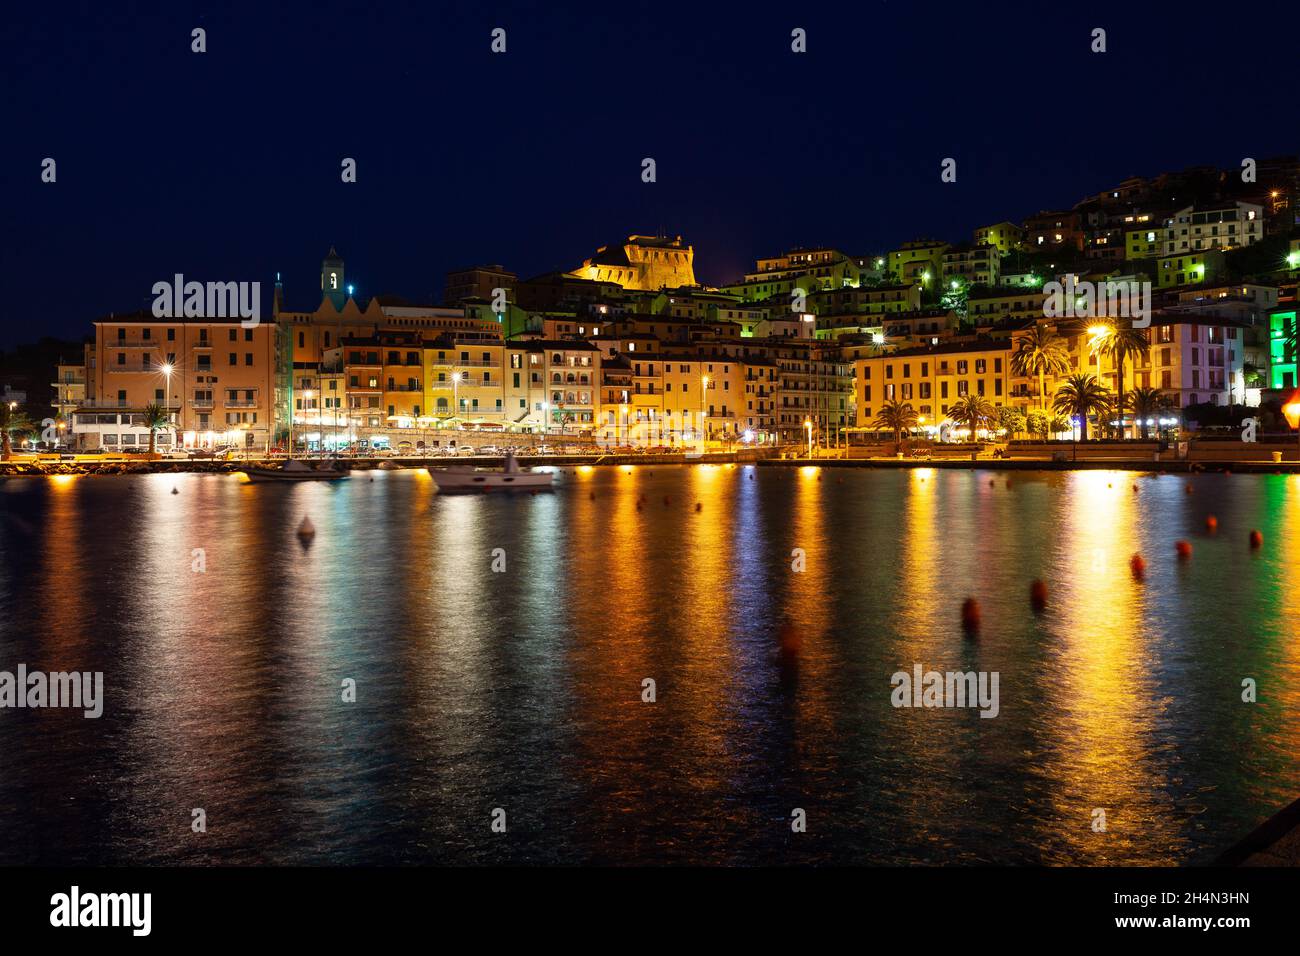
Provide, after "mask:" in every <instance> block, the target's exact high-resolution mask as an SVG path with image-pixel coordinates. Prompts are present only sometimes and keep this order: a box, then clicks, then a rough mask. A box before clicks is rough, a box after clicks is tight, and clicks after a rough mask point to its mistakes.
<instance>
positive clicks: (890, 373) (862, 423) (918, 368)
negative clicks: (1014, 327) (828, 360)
mask: <svg viewBox="0 0 1300 956" xmlns="http://www.w3.org/2000/svg"><path fill="white" fill-rule="evenodd" d="M1011 348H1012V343H1011V340H1010V339H996V340H995V339H976V340H974V341H967V342H949V343H941V344H939V345H937V346H927V347H920V348H912V349H903V350H900V351H897V352H889V353H886V354H883V355H875V356H866V357H860V358H858V359H857V360H856V361H855V362H854V376H853V379H854V391H855V393H856V397H857V422H856V424H857V426H858V427H859V428H871V427H872V425H873V421H874V418H875V415H876V414H877V413H878V412H879V411H880V407H881V406H882V405H883V404H884V403H885V402H888V401H894V402H910V403H911V404H912V407H913V408H915V409H916V412H917V415H918V423H919V425H920V427H921V429H922V430H923V431H925V432H926V433H927V434H936V433H938V434H942V435H945V436H946V435H947V432H946V430H945V429H944V428H943V425H944V423H945V422H946V421H947V416H948V410H949V408H951V407H952V405H953V404H955V403H956V401H957V400H958V399H960V398H964V397H966V396H967V395H981V396H983V397H985V398H987V399H988V401H989V404H991V405H992V406H993V407H994V408H997V407H999V406H1002V405H1008V404H1010V401H1011V397H1010V396H1011Z"/></svg>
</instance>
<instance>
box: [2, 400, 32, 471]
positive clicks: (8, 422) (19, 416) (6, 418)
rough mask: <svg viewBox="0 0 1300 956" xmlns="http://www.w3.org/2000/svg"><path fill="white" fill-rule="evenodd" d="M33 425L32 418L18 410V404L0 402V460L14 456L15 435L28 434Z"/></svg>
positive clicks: (6, 459)
mask: <svg viewBox="0 0 1300 956" xmlns="http://www.w3.org/2000/svg"><path fill="white" fill-rule="evenodd" d="M33 427H34V426H33V425H32V420H31V419H30V418H28V417H27V416H26V415H25V414H23V413H22V412H20V411H18V406H17V405H15V404H11V403H9V402H0V461H8V460H9V459H10V458H11V457H12V456H13V453H14V447H13V436H15V435H26V434H27V433H28V432H30V431H31V430H32V428H33Z"/></svg>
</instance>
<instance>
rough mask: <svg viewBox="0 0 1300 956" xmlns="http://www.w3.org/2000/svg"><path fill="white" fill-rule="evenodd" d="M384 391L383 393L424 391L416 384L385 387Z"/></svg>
mask: <svg viewBox="0 0 1300 956" xmlns="http://www.w3.org/2000/svg"><path fill="white" fill-rule="evenodd" d="M384 391H385V392H422V391H424V389H423V388H422V387H421V386H420V385H419V383H416V384H415V385H391V384H390V385H387V386H385V388H384Z"/></svg>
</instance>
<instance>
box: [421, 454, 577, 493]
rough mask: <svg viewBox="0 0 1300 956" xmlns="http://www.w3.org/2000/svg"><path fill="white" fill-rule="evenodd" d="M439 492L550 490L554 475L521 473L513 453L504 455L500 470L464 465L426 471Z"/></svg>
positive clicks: (531, 472) (543, 472)
mask: <svg viewBox="0 0 1300 956" xmlns="http://www.w3.org/2000/svg"><path fill="white" fill-rule="evenodd" d="M429 474H430V475H431V476H432V477H433V481H434V484H436V485H437V486H438V490H439V491H495V490H498V489H500V490H511V489H515V488H522V489H525V490H528V491H535V490H537V489H540V488H550V487H551V486H552V485H553V484H554V482H555V475H554V474H552V473H551V472H549V471H524V470H523V469H521V468H520V467H519V462H518V461H516V460H515V456H514V454H513V453H511V454H507V455H506V466H505V468H503V469H502V470H500V471H493V470H492V469H489V468H472V467H469V466H467V465H460V466H455V467H452V468H438V469H432V468H431V469H430V470H429Z"/></svg>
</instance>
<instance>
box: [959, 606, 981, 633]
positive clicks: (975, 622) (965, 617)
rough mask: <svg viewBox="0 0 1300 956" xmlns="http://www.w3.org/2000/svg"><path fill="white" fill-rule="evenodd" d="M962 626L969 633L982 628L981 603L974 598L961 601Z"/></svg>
mask: <svg viewBox="0 0 1300 956" xmlns="http://www.w3.org/2000/svg"><path fill="white" fill-rule="evenodd" d="M961 626H962V628H963V629H964V630H965V631H966V633H967V634H974V633H975V632H977V631H978V630H979V629H980V605H979V601H976V600H975V599H974V598H967V599H966V600H964V601H962V602H961Z"/></svg>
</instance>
